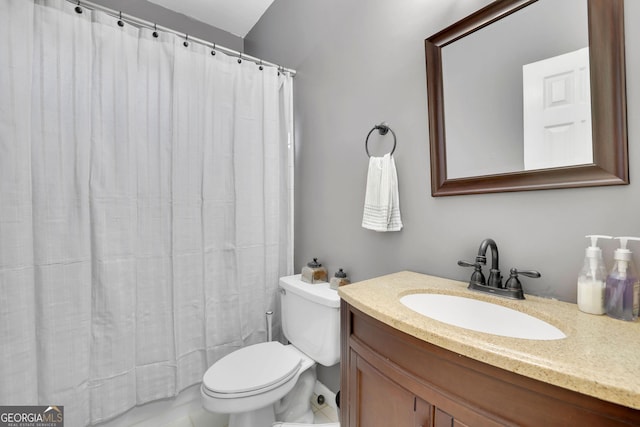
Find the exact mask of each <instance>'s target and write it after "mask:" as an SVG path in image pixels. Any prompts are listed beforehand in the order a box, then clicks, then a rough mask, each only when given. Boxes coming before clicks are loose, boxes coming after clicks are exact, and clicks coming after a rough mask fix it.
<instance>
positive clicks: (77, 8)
mask: <svg viewBox="0 0 640 427" xmlns="http://www.w3.org/2000/svg"><path fill="white" fill-rule="evenodd" d="M75 11H76V13H82V8H81V7H80V0H78V3H77V6H76V8H75Z"/></svg>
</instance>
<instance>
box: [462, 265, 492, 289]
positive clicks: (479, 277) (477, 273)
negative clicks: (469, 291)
mask: <svg viewBox="0 0 640 427" xmlns="http://www.w3.org/2000/svg"><path fill="white" fill-rule="evenodd" d="M458 265H459V266H460V267H473V268H474V269H475V270H474V271H473V274H472V275H471V279H470V280H469V282H470V283H473V284H476V285H484V284H485V283H486V280H485V278H484V274H482V264H481V263H479V262H474V263H471V262H468V261H458Z"/></svg>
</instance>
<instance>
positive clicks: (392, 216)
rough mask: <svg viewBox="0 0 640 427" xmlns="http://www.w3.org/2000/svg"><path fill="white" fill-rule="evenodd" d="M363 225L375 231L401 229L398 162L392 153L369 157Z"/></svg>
mask: <svg viewBox="0 0 640 427" xmlns="http://www.w3.org/2000/svg"><path fill="white" fill-rule="evenodd" d="M362 226H363V227H364V228H367V229H369V230H375V231H400V230H401V229H402V219H401V218H400V197H399V195H398V175H397V174H396V163H395V161H394V160H393V157H391V155H390V154H385V155H384V157H370V158H369V172H368V173H367V191H366V194H365V196H364V214H363V216H362Z"/></svg>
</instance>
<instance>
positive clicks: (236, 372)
mask: <svg viewBox="0 0 640 427" xmlns="http://www.w3.org/2000/svg"><path fill="white" fill-rule="evenodd" d="M301 364H302V358H301V357H300V354H299V353H298V352H294V351H290V349H288V348H287V347H285V346H284V345H282V344H280V343H279V342H277V341H269V342H264V343H260V344H254V345H251V346H248V347H243V348H241V349H239V350H236V351H234V352H232V353H230V354H228V355H226V356H225V357H223V358H222V359H220V360H218V361H217V362H216V363H214V364H213V365H212V366H211V367H210V368H209V369H208V370H207V372H206V373H205V374H204V377H203V379H202V385H203V387H202V390H203V392H205V393H206V394H207V395H209V396H211V397H217V398H221V399H232V398H238V397H245V396H251V395H255V394H259V393H264V392H267V391H269V390H271V389H274V388H277V387H279V386H280V385H282V384H284V383H286V382H287V381H290V380H291V379H292V378H293V377H295V376H296V375H297V374H298V371H299V370H300V367H301Z"/></svg>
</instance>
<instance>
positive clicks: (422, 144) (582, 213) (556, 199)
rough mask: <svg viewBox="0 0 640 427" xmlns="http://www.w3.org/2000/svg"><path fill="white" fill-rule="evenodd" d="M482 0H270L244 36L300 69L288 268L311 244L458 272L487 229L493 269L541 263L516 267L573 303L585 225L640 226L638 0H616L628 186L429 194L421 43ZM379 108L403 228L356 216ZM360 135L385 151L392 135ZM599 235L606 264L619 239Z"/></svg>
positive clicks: (358, 258) (537, 285) (262, 53)
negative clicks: (620, 6) (378, 228)
mask: <svg viewBox="0 0 640 427" xmlns="http://www.w3.org/2000/svg"><path fill="white" fill-rule="evenodd" d="M489 2H490V1H489V0H467V1H456V2H451V1H442V0H406V1H400V2H396V1H388V0H323V1H319V0H318V1H312V0H276V1H275V3H274V4H273V5H272V6H271V7H270V8H269V9H268V11H267V13H266V14H265V15H264V16H263V18H262V19H261V20H260V21H259V22H258V24H257V25H256V26H255V27H254V28H253V30H252V31H251V32H250V33H249V34H248V35H247V37H246V38H245V49H246V51H247V53H249V54H251V55H255V56H258V57H262V58H264V59H265V60H268V61H272V62H276V63H279V64H282V65H284V66H286V67H291V68H294V69H296V70H297V75H296V77H295V86H294V91H295V109H296V116H295V119H296V181H295V182H296V194H295V197H296V218H295V220H296V228H295V230H296V240H295V254H296V255H295V268H296V270H298V271H299V270H300V269H301V268H302V266H303V264H304V263H305V262H306V261H308V260H310V259H311V258H312V257H318V258H319V259H320V260H321V261H322V262H324V264H325V265H327V266H328V268H329V270H330V271H331V272H334V271H336V270H337V269H338V268H339V267H343V268H344V269H345V270H346V271H347V272H348V273H349V274H350V276H351V278H352V279H353V280H355V281H359V280H363V279H367V278H370V277H374V276H379V275H383V274H387V273H392V272H396V271H399V270H413V271H418V272H423V273H428V274H432V275H437V276H442V277H447V278H453V279H459V280H468V278H469V276H470V274H471V271H470V270H469V269H463V268H461V267H458V266H457V265H456V261H457V260H459V259H466V260H473V258H474V255H475V254H476V252H477V249H478V245H479V244H480V241H481V240H482V239H483V238H485V237H492V238H494V239H495V240H496V241H497V243H498V246H499V249H500V265H501V268H502V270H503V272H508V270H509V268H510V267H517V268H522V269H537V270H539V271H540V272H541V273H542V278H541V279H537V280H535V279H528V278H524V279H523V285H524V287H525V290H526V292H528V293H532V294H537V295H542V296H546V297H553V298H558V299H561V300H565V301H571V302H575V300H576V278H577V274H578V271H579V270H580V268H581V267H582V261H583V257H584V248H585V247H586V246H587V239H585V238H584V235H585V234H591V233H603V234H611V235H635V236H640V217H639V215H638V212H639V209H640V180H638V178H637V174H636V172H637V171H639V170H640V149H639V148H638V144H640V120H638V115H639V114H640V112H639V109H640V78H638V77H637V76H639V75H640V50H638V49H632V48H631V47H633V46H637V45H638V44H640V27H639V26H637V25H634V23H636V22H638V21H640V2H638V1H627V2H625V8H626V11H625V12H626V14H625V35H626V45H627V46H628V47H629V48H627V58H626V61H627V97H628V116H629V120H628V122H629V125H628V130H629V156H630V165H631V181H632V184H631V185H629V186H616V187H594V188H583V189H563V190H546V191H531V192H518V193H502V194H490V195H474V196H454V197H441V198H433V197H431V195H430V181H429V180H430V178H429V144H428V124H427V99H426V78H425V58H424V50H423V42H424V39H425V38H426V37H428V36H430V35H432V34H434V33H435V32H437V31H439V30H441V29H443V28H445V27H446V26H448V25H450V24H452V23H454V22H455V21H457V20H459V19H460V18H462V17H464V16H466V15H468V14H469V13H471V12H473V11H475V10H477V9H479V8H480V7H482V6H484V5H486V4H488V3H489ZM381 121H387V122H388V123H389V124H390V125H391V127H392V128H393V129H394V130H395V132H396V134H397V136H398V147H397V150H396V153H395V155H394V156H395V158H396V164H397V168H398V180H399V187H400V207H401V211H402V219H403V222H404V226H405V227H404V229H403V230H402V231H401V232H396V233H376V232H373V231H369V230H365V229H363V228H362V227H361V226H360V223H361V220H362V209H363V202H364V189H365V182H366V174H367V157H366V154H365V151H364V138H365V136H366V134H367V132H369V130H370V129H371V128H372V127H373V125H374V124H377V123H380V122H381ZM378 142H379V143H378ZM370 148H372V151H373V152H374V154H382V153H383V152H385V151H388V149H389V140H386V139H384V140H383V139H380V140H379V141H378V140H376V143H375V144H372V146H371V147H370ZM602 247H603V250H604V253H605V256H606V257H607V265H608V266H610V265H611V262H610V260H611V256H612V251H613V249H614V247H615V245H614V244H613V243H607V242H604V243H603V244H602ZM635 249H636V256H635V258H636V264H638V261H640V256H638V255H639V254H640V247H639V246H638V245H636V246H635Z"/></svg>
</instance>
